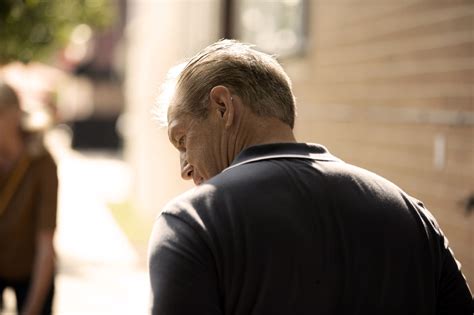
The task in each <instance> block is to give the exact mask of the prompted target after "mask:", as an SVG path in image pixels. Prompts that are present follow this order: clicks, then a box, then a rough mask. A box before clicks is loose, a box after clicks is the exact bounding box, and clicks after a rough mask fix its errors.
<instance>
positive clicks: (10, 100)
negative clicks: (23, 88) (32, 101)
mask: <svg viewBox="0 0 474 315" xmlns="http://www.w3.org/2000/svg"><path fill="white" fill-rule="evenodd" d="M12 108H14V109H19V108H20V100H19V98H18V95H17V94H16V92H15V90H14V89H13V88H12V87H11V86H10V85H8V84H7V83H5V82H3V81H1V80H0V112H1V111H3V110H6V109H12Z"/></svg>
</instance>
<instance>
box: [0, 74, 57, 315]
mask: <svg viewBox="0 0 474 315" xmlns="http://www.w3.org/2000/svg"><path fill="white" fill-rule="evenodd" d="M24 116H25V113H24V112H23V111H22V110H21V108H20V101H19V98H18V96H17V94H16V92H15V91H14V90H13V89H12V88H11V87H10V86H9V85H7V84H6V83H4V82H2V81H0V308H2V306H3V298H2V297H3V291H4V289H5V288H8V287H9V288H12V289H13V291H14V293H15V296H16V302H17V304H16V305H17V310H18V313H21V314H28V315H29V314H51V312H52V303H53V295H54V274H55V252H54V246H53V236H54V232H55V228H56V211H57V193H58V177H57V169H56V164H55V162H54V160H53V158H52V156H51V155H50V153H49V152H48V150H47V149H46V148H45V146H44V144H43V141H42V135H41V133H40V132H38V131H36V132H29V131H27V130H26V128H25V127H24V121H25V120H24Z"/></svg>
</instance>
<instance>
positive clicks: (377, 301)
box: [149, 40, 472, 315]
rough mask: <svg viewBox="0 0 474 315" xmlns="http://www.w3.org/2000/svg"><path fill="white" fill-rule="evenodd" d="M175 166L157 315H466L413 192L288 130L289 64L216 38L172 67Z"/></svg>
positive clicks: (157, 263) (162, 238)
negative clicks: (187, 182)
mask: <svg viewBox="0 0 474 315" xmlns="http://www.w3.org/2000/svg"><path fill="white" fill-rule="evenodd" d="M167 118H168V123H169V124H168V134H169V139H170V141H171V142H172V144H173V145H174V146H176V148H177V149H178V150H179V152H180V157H181V176H182V177H183V178H184V179H192V180H193V181H194V183H195V184H196V185H197V187H196V188H195V189H192V190H191V191H189V192H187V193H185V194H183V195H181V196H179V197H178V198H176V199H175V200H173V201H171V202H170V203H169V204H168V205H167V206H166V207H165V209H164V210H163V211H162V213H161V214H160V216H159V217H158V219H157V221H156V222H155V226H154V230H153V234H152V237H151V241H150V261H149V267H150V277H151V284H152V291H153V310H152V312H153V314H167V315H170V314H242V315H244V314H471V302H472V297H471V293H470V291H469V289H468V287H467V284H466V281H465V279H464V277H463V275H462V273H461V271H460V269H459V267H458V266H459V265H458V264H457V262H456V260H455V258H454V256H453V254H452V252H451V251H450V249H449V247H448V243H447V240H446V238H445V236H444V235H443V233H442V231H441V230H440V228H439V226H438V224H437V223H436V221H435V219H434V218H433V217H432V215H431V214H430V213H429V212H428V211H427V210H426V209H425V208H424V207H423V204H422V203H421V202H420V201H418V200H416V199H414V198H412V197H410V196H408V195H407V194H406V193H404V192H403V191H402V190H401V189H400V188H398V187H397V186H395V185H394V184H392V183H390V182H389V181H387V180H386V179H384V178H382V177H380V176H377V175H375V174H373V173H371V172H368V171H366V170H363V169H360V168H357V167H355V166H352V165H350V164H347V163H344V162H342V161H341V160H339V159H338V158H336V157H334V156H333V155H331V154H330V153H329V152H328V151H327V150H326V148H324V147H323V146H321V145H316V144H307V143H297V142H296V140H295V137H294V135H293V125H294V119H295V100H294V96H293V94H292V90H291V84H290V80H289V78H288V76H287V75H286V74H285V72H284V71H283V69H282V68H281V66H280V65H279V64H278V62H277V61H276V60H275V59H273V58H272V57H271V56H269V55H266V54H264V53H261V52H258V51H256V50H254V49H252V48H251V47H249V46H247V45H244V44H241V43H239V42H236V41H229V40H223V41H219V42H217V43H215V44H212V45H210V46H209V47H207V48H205V49H204V50H203V51H201V52H200V53H198V54H197V55H196V56H195V57H193V58H192V59H191V60H190V61H189V62H188V63H187V64H186V65H185V66H184V68H183V70H182V71H181V72H180V74H179V76H178V79H177V82H176V89H175V93H174V95H173V97H172V99H171V101H170V103H169V108H168V110H167Z"/></svg>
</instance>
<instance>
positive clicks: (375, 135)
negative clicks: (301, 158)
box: [283, 0, 474, 287]
mask: <svg viewBox="0 0 474 315" xmlns="http://www.w3.org/2000/svg"><path fill="white" fill-rule="evenodd" d="M310 5H311V6H310V9H311V13H310V16H311V18H310V38H309V44H310V45H309V47H310V50H309V51H308V54H307V55H306V57H303V58H295V59H293V60H291V59H290V60H283V62H284V63H285V64H286V67H287V69H288V71H289V73H290V75H291V76H292V79H293V83H294V89H295V93H296V95H297V97H298V105H299V110H298V112H299V117H298V120H297V126H296V132H297V135H298V137H299V139H300V140H304V141H310V142H319V143H322V144H324V145H326V146H327V147H328V148H329V150H330V151H332V152H333V153H334V154H336V155H338V156H339V157H341V158H342V159H344V160H345V161H347V162H350V163H353V164H356V165H359V166H362V167H365V168H367V169H370V170H372V171H375V172H377V173H379V174H381V175H382V176H385V177H386V178H388V179H390V180H392V181H393V182H395V183H396V184H398V185H399V186H400V187H402V188H403V189H404V190H405V191H407V192H408V193H410V194H411V195H413V196H415V197H417V198H418V199H421V200H422V201H424V202H425V204H426V205H427V207H428V208H429V209H430V210H431V212H432V213H433V214H434V215H435V216H436V217H437V219H438V221H439V223H440V225H441V227H442V228H443V230H444V232H445V233H446V234H447V236H448V237H449V240H450V243H451V246H452V248H453V250H454V252H455V254H456V256H457V258H458V259H459V260H460V261H461V262H462V264H463V271H464V274H465V275H466V277H467V278H468V281H469V282H470V285H471V287H474V242H473V241H474V232H473V231H474V230H473V227H474V213H471V214H467V213H466V212H465V210H464V205H463V202H465V200H466V199H467V198H468V196H469V195H470V194H472V193H474V128H473V126H474V104H473V99H474V98H473V96H474V94H473V93H474V92H473V91H474V88H473V84H474V27H473V26H474V3H473V2H472V1H470V0H465V1H436V0H431V1H428V0H426V1H424V0H422V1H415V0H412V1H405V0H402V1H391V0H380V1H373V0H358V1H356V0H344V1H310Z"/></svg>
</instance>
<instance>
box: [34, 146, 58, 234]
mask: <svg viewBox="0 0 474 315" xmlns="http://www.w3.org/2000/svg"><path fill="white" fill-rule="evenodd" d="M39 162H40V163H39V165H38V177H39V178H38V186H37V193H38V194H37V221H36V222H37V230H38V231H40V230H54V229H55V228H56V215H57V207H58V174H57V167H56V163H55V162H54V160H53V158H52V157H51V156H50V155H49V154H47V155H46V156H44V157H43V158H41V160H40V161H39Z"/></svg>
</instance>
